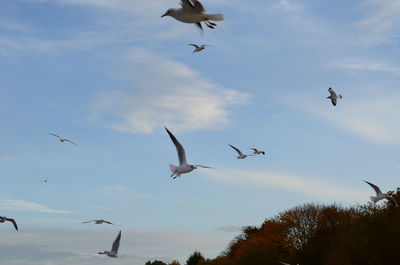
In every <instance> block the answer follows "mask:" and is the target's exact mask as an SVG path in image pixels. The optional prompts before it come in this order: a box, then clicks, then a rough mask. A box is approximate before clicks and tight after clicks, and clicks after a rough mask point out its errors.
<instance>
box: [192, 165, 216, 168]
mask: <svg viewBox="0 0 400 265" xmlns="http://www.w3.org/2000/svg"><path fill="white" fill-rule="evenodd" d="M194 166H195V167H202V168H213V167H209V166H203V165H194Z"/></svg>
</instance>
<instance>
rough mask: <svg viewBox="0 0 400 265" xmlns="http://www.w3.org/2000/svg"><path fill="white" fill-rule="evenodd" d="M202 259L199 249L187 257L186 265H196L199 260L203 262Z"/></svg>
mask: <svg viewBox="0 0 400 265" xmlns="http://www.w3.org/2000/svg"><path fill="white" fill-rule="evenodd" d="M203 261H204V257H203V254H201V253H200V252H199V251H195V252H193V254H192V255H190V257H189V258H188V259H187V261H186V265H198V264H200V262H203Z"/></svg>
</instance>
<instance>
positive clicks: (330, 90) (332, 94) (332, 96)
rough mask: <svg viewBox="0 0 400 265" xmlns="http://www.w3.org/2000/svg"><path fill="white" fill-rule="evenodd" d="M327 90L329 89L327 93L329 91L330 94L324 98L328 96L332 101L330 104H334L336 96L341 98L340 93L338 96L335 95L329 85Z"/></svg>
mask: <svg viewBox="0 0 400 265" xmlns="http://www.w3.org/2000/svg"><path fill="white" fill-rule="evenodd" d="M328 91H329V93H331V95H330V96H329V97H326V98H330V99H331V101H332V105H333V106H336V103H337V99H338V98H343V97H342V95H339V96H338V95H336V92H335V91H334V90H333V89H332V88H331V87H330V88H329V89H328Z"/></svg>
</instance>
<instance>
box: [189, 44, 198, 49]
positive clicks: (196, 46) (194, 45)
mask: <svg viewBox="0 0 400 265" xmlns="http://www.w3.org/2000/svg"><path fill="white" fill-rule="evenodd" d="M188 45H192V46H193V47H195V48H196V49H198V48H200V47H199V45H196V44H193V43H190V44H188Z"/></svg>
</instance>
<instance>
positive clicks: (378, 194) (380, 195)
mask: <svg viewBox="0 0 400 265" xmlns="http://www.w3.org/2000/svg"><path fill="white" fill-rule="evenodd" d="M364 182H366V183H367V184H368V185H370V186H371V187H372V188H373V189H374V190H375V192H376V196H371V197H370V199H371V201H372V202H373V203H376V202H378V201H380V200H383V199H387V200H388V201H391V202H392V203H394V205H396V207H397V202H396V200H395V199H394V198H393V197H392V196H391V195H389V194H387V193H383V192H382V191H381V189H380V188H379V187H378V186H376V185H375V184H372V183H370V182H368V181H366V180H364Z"/></svg>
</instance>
